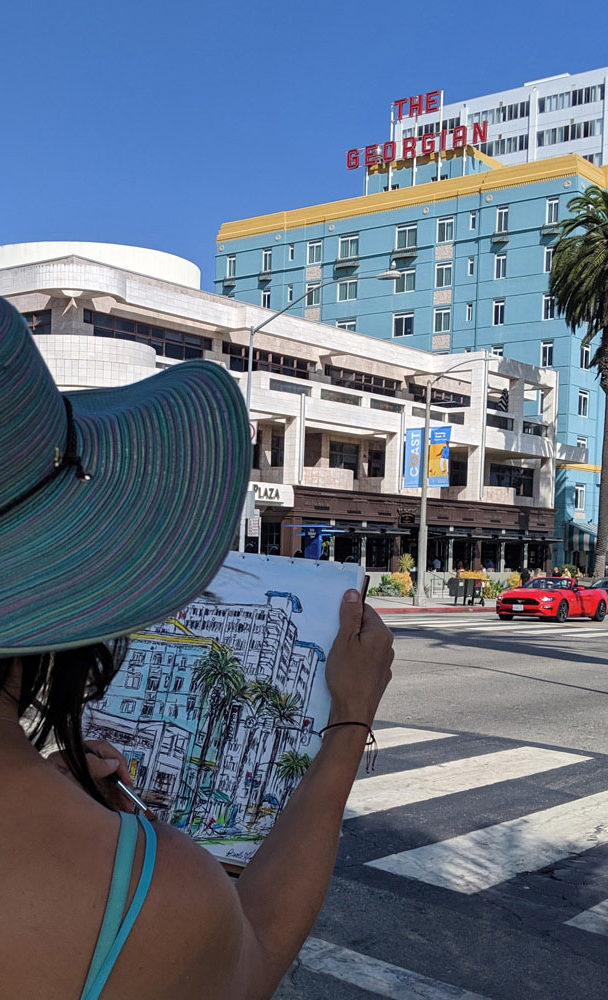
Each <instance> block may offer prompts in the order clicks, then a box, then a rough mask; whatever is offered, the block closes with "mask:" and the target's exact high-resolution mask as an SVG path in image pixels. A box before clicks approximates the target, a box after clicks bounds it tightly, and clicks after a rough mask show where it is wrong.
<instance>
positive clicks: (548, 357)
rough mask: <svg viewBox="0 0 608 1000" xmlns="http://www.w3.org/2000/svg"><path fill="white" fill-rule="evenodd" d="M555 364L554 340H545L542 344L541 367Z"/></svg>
mask: <svg viewBox="0 0 608 1000" xmlns="http://www.w3.org/2000/svg"><path fill="white" fill-rule="evenodd" d="M552 364H553V341H552V340H543V342H542V343H541V345H540V366H541V368H551V366H552Z"/></svg>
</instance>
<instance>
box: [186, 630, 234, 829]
mask: <svg viewBox="0 0 608 1000" xmlns="http://www.w3.org/2000/svg"><path fill="white" fill-rule="evenodd" d="M244 686H245V675H244V673H243V671H242V669H241V664H240V661H239V659H238V657H236V656H235V655H234V652H233V650H232V648H231V647H230V646H226V645H217V644H216V645H214V646H213V648H212V649H211V650H210V651H209V653H208V654H207V656H205V657H204V658H203V659H202V660H201V661H200V662H199V663H198V664H197V666H196V667H194V669H193V671H192V690H193V691H196V692H197V694H198V697H199V711H198V724H197V733H200V731H201V729H202V726H203V715H205V716H206V719H205V735H204V737H203V741H202V745H201V750H200V756H199V761H198V765H197V768H196V774H195V778H194V795H193V802H192V809H191V813H190V821H189V828H190V829H192V825H193V821H194V813H195V811H196V808H195V807H196V805H197V802H198V800H199V794H200V792H199V790H200V788H201V787H202V785H203V779H204V773H205V771H209V770H211V769H212V768H215V766H216V763H217V758H216V762H214V763H213V764H211V763H210V762H209V761H208V760H207V755H208V753H209V749H210V747H211V742H212V740H213V737H214V736H215V734H216V733H217V730H218V726H220V725H221V726H222V727H224V728H225V726H226V723H227V717H228V714H229V712H230V708H231V706H232V704H233V702H234V700H235V698H236V697H237V696H238V694H239V693H240V692H242V691H243V688H244Z"/></svg>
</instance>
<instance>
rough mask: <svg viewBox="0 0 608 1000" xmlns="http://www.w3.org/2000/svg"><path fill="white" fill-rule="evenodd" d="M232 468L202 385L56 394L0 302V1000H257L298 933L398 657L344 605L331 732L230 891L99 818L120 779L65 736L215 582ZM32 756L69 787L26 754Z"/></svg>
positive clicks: (231, 518) (212, 395)
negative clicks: (120, 662)
mask: <svg viewBox="0 0 608 1000" xmlns="http://www.w3.org/2000/svg"><path fill="white" fill-rule="evenodd" d="M249 465H250V444H249V427H248V420H247V413H246V411H245V407H244V404H243V400H242V397H241V394H240V392H239V390H238V387H237V385H236V383H235V381H234V380H233V378H232V377H231V376H230V375H229V374H227V373H226V372H225V371H224V370H223V369H221V368H220V367H219V366H217V365H213V364H208V363H205V362H199V361H192V362H184V363H183V364H180V365H175V366H172V367H171V368H170V369H168V370H167V371H165V372H162V373H160V374H158V375H155V376H153V377H151V378H148V379H145V380H144V381H142V382H138V383H136V384H135V385H132V386H127V387H123V388H119V389H100V390H87V391H84V392H74V393H66V394H61V393H59V391H58V390H57V388H56V386H55V385H54V383H53V380H52V378H51V376H50V373H49V372H48V369H47V368H46V366H45V364H44V362H43V360H42V358H41V356H40V354H39V352H38V349H37V347H36V345H35V343H34V341H33V338H32V337H31V335H30V333H29V331H28V329H27V327H26V325H25V323H24V321H23V319H22V318H21V317H20V316H19V314H18V313H17V312H16V310H15V309H14V308H13V307H12V306H11V305H9V304H8V303H7V302H6V301H5V300H0V788H1V789H2V809H0V859H1V870H2V876H1V878H0V969H1V970H2V972H1V975H0V1000H9V998H10V1000H15V998H17V997H18V998H19V1000H34V998H36V1000H41V998H43V1000H72V998H74V1000H78V998H81V1000H96V998H97V997H102V1000H127V998H128V1000H144V998H145V1000H195V998H196V1000H222V998H225V1000H237V998H238V1000H241V998H250V1000H258V998H260V1000H261V998H264V997H270V996H272V993H273V992H274V990H275V988H276V986H277V984H278V982H279V980H280V978H281V976H282V975H283V973H284V972H285V971H286V969H287V967H288V966H289V964H290V962H291V961H292V959H293V958H294V957H295V955H296V954H297V952H298V950H299V948H300V946H301V944H302V942H303V941H304V939H305V937H306V935H307V933H308V931H309V930H310V928H311V926H312V923H313V921H314V919H315V916H316V914H317V912H318V910H319V908H320V905H321V903H322V900H323V897H324V895H325V892H326V889H327V885H328V882H329V878H330V875H331V869H332V867H333V862H334V858H335V852H336V848H337V842H338V836H339V829H340V822H341V816H342V811H343V808H344V804H345V801H346V798H347V796H348V792H349V790H350V787H351V784H352V781H353V780H354V777H355V774H356V771H357V766H358V763H359V761H360V758H361V754H362V752H363V749H364V745H365V742H366V739H367V736H368V727H370V726H371V724H372V721H373V717H374V713H375V711H376V708H377V705H378V703H379V700H380V697H381V695H382V692H383V690H384V688H385V686H386V684H387V682H388V679H389V677H390V664H391V661H392V655H393V654H392V650H391V644H392V643H391V638H390V633H389V632H388V630H387V629H385V627H384V626H383V625H382V623H381V622H380V620H379V619H378V617H377V616H376V615H375V613H374V612H373V611H371V609H369V608H365V609H364V608H363V607H362V604H361V601H360V598H359V595H358V594H357V593H356V592H355V591H349V592H348V593H347V594H346V595H345V599H344V601H343V604H342V608H341V628H340V632H339V635H338V637H337V639H336V642H335V644H334V647H333V649H332V651H331V653H330V656H329V657H328V663H327V681H328V685H329V688H330V691H331V694H332V712H331V719H330V722H331V724H332V726H331V728H330V729H329V730H328V731H327V733H326V735H325V737H324V740H323V746H322V748H321V751H320V752H319V754H318V756H317V758H316V759H315V761H314V763H313V765H312V766H311V768H310V769H309V771H308V773H307V775H306V777H305V778H304V779H303V781H302V782H301V784H300V786H299V788H298V790H297V792H296V793H295V795H294V796H293V798H292V800H291V802H290V804H289V805H288V807H287V809H286V810H285V811H284V813H283V814H282V816H281V818H280V820H279V822H278V823H277V825H276V827H275V829H274V830H273V831H272V833H271V834H270V836H269V837H268V838H267V840H266V842H265V844H264V845H263V846H262V848H261V849H260V851H259V852H258V853H257V854H256V856H255V858H254V860H253V861H252V862H251V863H250V865H249V867H248V868H247V869H246V871H245V873H244V874H243V875H242V876H241V878H240V880H239V882H238V886H237V888H236V889H235V888H234V887H233V884H232V883H231V882H230V880H229V879H228V878H227V876H226V875H224V873H223V871H222V869H221V868H220V866H219V865H218V864H217V863H216V862H215V861H214V860H213V859H212V858H211V857H210V856H209V855H208V854H207V852H206V851H204V850H202V849H201V848H200V847H198V846H196V845H194V844H193V843H192V842H191V841H190V840H189V839H188V838H187V837H185V836H183V835H182V834H180V833H179V832H177V831H176V830H174V829H173V828H171V827H168V826H165V825H164V824H160V823H155V824H154V825H152V824H150V823H148V822H147V821H146V820H145V819H138V820H136V819H135V817H133V816H132V815H130V814H129V812H128V805H127V804H126V802H121V803H120V804H119V806H118V809H119V810H121V811H116V810H114V809H113V808H112V807H111V804H110V796H109V795H108V794H107V792H104V790H103V784H104V780H103V779H105V778H106V777H107V776H108V775H110V774H111V773H114V774H116V775H118V776H119V777H121V778H123V780H128V773H127V770H126V765H125V761H124V759H123V758H122V757H121V756H120V754H119V753H118V752H117V751H115V750H114V749H113V748H112V747H111V746H109V745H107V744H105V745H104V744H98V745H96V746H94V747H90V746H89V747H85V746H84V745H83V743H82V737H81V734H80V715H81V712H82V708H83V705H84V703H85V701H86V699H88V698H96V697H101V696H102V695H103V693H104V691H105V689H106V687H107V685H108V684H109V682H110V680H111V678H112V675H113V672H114V669H115V666H114V663H113V659H112V649H114V651H115V652H116V646H118V654H120V637H122V636H125V635H127V634H129V633H130V632H132V631H134V630H136V629H138V628H141V627H142V626H145V625H148V624H151V623H153V622H155V621H159V620H162V619H163V618H165V617H167V616H168V615H169V614H171V613H174V612H176V611H177V610H178V609H179V608H181V607H183V606H184V605H185V604H187V603H188V602H189V601H190V600H192V599H193V598H194V597H195V596H196V595H197V594H200V593H201V591H202V590H203V589H204V588H205V586H206V584H207V583H208V582H209V581H210V580H211V579H212V577H213V576H214V575H215V573H216V571H217V569H218V568H219V566H220V565H221V563H222V561H223V559H224V557H225V555H226V552H227V550H228V549H229V548H230V546H231V543H232V539H233V537H234V532H235V528H236V526H237V524H238V519H239V516H240V510H241V506H242V502H243V498H244V494H245V491H246V488H247V481H248V475H249ZM32 711H35V712H37V720H36V726H35V728H34V729H33V731H31V732H30V733H29V739H28V737H26V735H25V732H24V730H23V728H22V727H21V725H20V722H19V720H20V719H21V717H22V716H23V715H24V714H25V713H26V712H28V714H29V715H31V713H32ZM49 735H54V736H55V738H56V739H57V741H58V743H59V745H60V747H61V748H62V750H63V759H64V761H65V767H64V770H65V769H66V768H67V770H69V772H70V775H66V774H63V773H61V771H60V770H59V769H57V768H56V767H54V766H53V765H52V764H51V763H49V761H48V760H45V759H43V758H42V757H41V756H40V754H39V752H38V749H36V748H37V747H42V746H43V744H44V743H45V742H46V740H47V737H48V736H49ZM90 750H93V751H94V752H95V755H93V754H92V753H90V752H87V751H90ZM70 779H76V780H70Z"/></svg>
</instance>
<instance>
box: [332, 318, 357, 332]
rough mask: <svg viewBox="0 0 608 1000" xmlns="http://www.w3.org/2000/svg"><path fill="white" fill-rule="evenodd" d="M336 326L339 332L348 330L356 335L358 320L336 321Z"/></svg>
mask: <svg viewBox="0 0 608 1000" xmlns="http://www.w3.org/2000/svg"><path fill="white" fill-rule="evenodd" d="M336 326H337V327H338V330H348V331H349V332H350V333H355V331H356V329H357V320H356V319H338V320H336Z"/></svg>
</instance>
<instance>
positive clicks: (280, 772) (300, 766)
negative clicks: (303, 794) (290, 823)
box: [276, 750, 312, 812]
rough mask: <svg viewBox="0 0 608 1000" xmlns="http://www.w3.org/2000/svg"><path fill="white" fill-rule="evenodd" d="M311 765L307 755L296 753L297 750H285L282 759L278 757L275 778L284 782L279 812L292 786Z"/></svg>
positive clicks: (310, 759)
mask: <svg viewBox="0 0 608 1000" xmlns="http://www.w3.org/2000/svg"><path fill="white" fill-rule="evenodd" d="M311 764H312V758H311V757H309V756H308V754H307V753H298V751H297V750H287V751H286V752H285V753H284V754H283V756H282V757H279V759H278V761H277V767H276V776H277V778H279V779H280V780H281V781H283V782H284V785H283V794H282V795H281V804H280V805H279V812H280V811H281V810H282V809H283V808H284V806H285V803H286V802H287V799H288V798H289V796H290V795H291V793H292V791H293V787H294V785H295V784H296V782H297V781H299V780H300V778H303V777H304V775H305V774H306V772H307V770H308V768H309V767H310V765H311Z"/></svg>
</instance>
